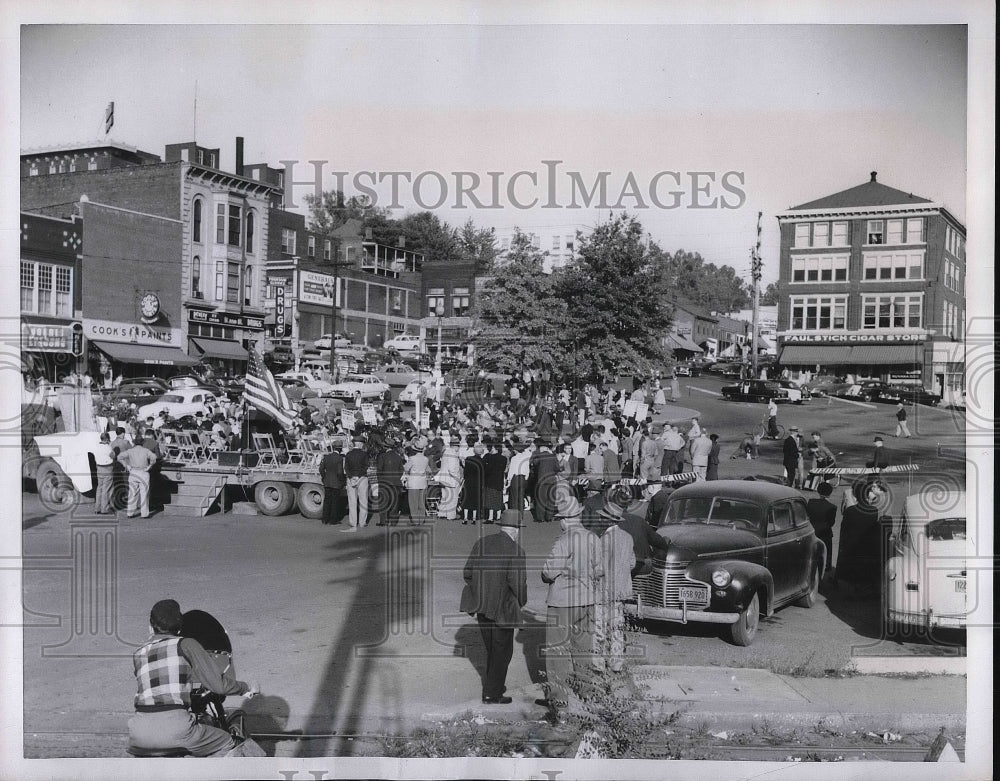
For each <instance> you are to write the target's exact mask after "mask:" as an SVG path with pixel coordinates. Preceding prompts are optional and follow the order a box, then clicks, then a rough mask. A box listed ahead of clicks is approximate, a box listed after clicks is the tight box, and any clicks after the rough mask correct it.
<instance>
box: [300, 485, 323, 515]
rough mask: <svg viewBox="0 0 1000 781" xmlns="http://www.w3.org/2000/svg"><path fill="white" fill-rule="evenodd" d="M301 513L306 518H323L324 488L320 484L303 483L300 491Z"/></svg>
mask: <svg viewBox="0 0 1000 781" xmlns="http://www.w3.org/2000/svg"><path fill="white" fill-rule="evenodd" d="M298 504H299V512H300V513H302V515H304V516H305V517H306V518H322V517H323V486H322V485H320V484H319V483H303V484H302V485H300V486H299V490H298Z"/></svg>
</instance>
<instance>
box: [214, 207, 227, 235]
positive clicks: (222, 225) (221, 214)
mask: <svg viewBox="0 0 1000 781" xmlns="http://www.w3.org/2000/svg"><path fill="white" fill-rule="evenodd" d="M215 243H216V244H225V243H226V204H224V203H217V204H215Z"/></svg>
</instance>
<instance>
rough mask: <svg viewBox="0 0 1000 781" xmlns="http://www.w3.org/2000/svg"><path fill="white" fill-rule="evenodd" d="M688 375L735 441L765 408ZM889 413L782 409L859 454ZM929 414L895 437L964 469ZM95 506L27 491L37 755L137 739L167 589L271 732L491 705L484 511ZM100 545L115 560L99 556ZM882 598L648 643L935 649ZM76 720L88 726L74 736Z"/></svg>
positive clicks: (98, 750) (835, 658) (522, 663)
mask: <svg viewBox="0 0 1000 781" xmlns="http://www.w3.org/2000/svg"><path fill="white" fill-rule="evenodd" d="M689 384H690V385H691V387H692V390H691V396H690V406H697V407H698V408H699V409H700V410H702V412H703V418H702V419H703V421H704V423H705V425H706V426H707V427H708V428H709V429H710V430H717V431H719V432H720V433H724V436H723V438H724V439H734V437H730V436H728V432H739V431H742V430H743V429H744V428H746V427H748V425H749V423H750V422H752V421H756V420H757V419H759V417H760V415H761V414H762V412H763V405H745V404H735V403H729V402H723V401H721V400H718V399H717V398H716V397H713V396H712V394H710V393H701V394H696V392H695V390H694V388H701V389H702V390H717V389H718V386H719V385H720V384H721V383H719V382H718V381H717V380H713V379H709V378H699V379H697V380H693V381H691V382H690V383H689ZM688 401H689V400H688V399H687V398H686V399H685V400H684V403H685V404H687V403H688ZM695 402H697V404H696V403H695ZM872 406H875V405H872ZM891 411H892V408H891V407H882V406H878V407H877V408H876V409H867V408H856V407H855V406H851V405H847V404H841V403H838V402H831V403H830V404H829V405H828V404H827V402H826V401H825V400H824V401H820V402H812V403H810V404H807V405H803V406H802V407H786V408H783V410H782V418H783V421H782V422H783V423H785V424H786V425H788V424H791V423H793V422H797V423H798V424H799V425H800V426H802V427H803V429H804V430H806V431H807V432H808V430H810V429H811V428H812V427H814V426H817V425H819V426H820V427H821V428H822V430H823V432H824V434H825V435H826V439H827V441H828V442H830V443H831V445H832V446H833V448H834V450H843V451H846V452H847V453H848V454H853V453H855V452H856V453H857V456H856V457H855V456H853V455H848V456H845V457H844V458H843V459H842V460H844V461H845V462H847V463H850V462H851V461H852V460H854V461H855V462H861V461H863V459H864V457H865V455H864V454H865V453H866V452H867V450H868V445H869V440H870V438H871V432H872V431H873V430H877V429H878V428H882V429H883V430H885V428H886V426H887V424H886V421H887V420H888V419H889V418H890V417H891ZM911 420H912V421H913V423H912V425H913V428H914V429H915V431H916V433H917V434H918V435H919V436H920V438H919V439H916V440H911V441H909V442H906V443H893V442H890V443H889V447H890V450H891V451H892V453H893V457H894V458H895V459H897V460H899V461H902V460H905V459H907V458H909V457H911V456H912V457H914V458H923V457H924V456H927V459H926V462H924V461H921V464H922V467H923V468H922V471H921V472H920V473H918V475H919V476H918V477H917V478H915V479H914V480H913V484H914V485H916V484H919V483H921V482H922V481H924V480H926V479H927V478H929V477H931V476H933V475H937V478H936V479H953V476H954V474H955V468H956V465H955V464H953V463H949V462H945V461H943V460H941V459H937V458H932V457H930V456H931V451H932V450H933V448H932V446H931V445H930V443H931V442H932V441H935V440H936V439H944V438H947V437H948V436H949V434H950V431H949V426H953V425H954V423H953V420H952V417H951V414H950V413H947V412H943V411H939V410H928V411H926V412H925V411H924V410H923V409H920V410H918V411H917V412H916V414H912V413H911ZM904 445H905V446H906V447H904ZM778 452H779V445H778V443H767V444H766V445H765V449H764V452H763V453H762V457H761V459H760V460H759V461H753V462H747V461H745V460H734V461H728V462H726V463H724V464H723V465H722V467H723V468H722V470H721V471H722V474H723V476H735V477H740V476H744V475H745V474H747V473H756V474H760V475H763V476H775V475H777V474H778V473H779V472H780V456H779V455H778ZM958 466H959V468H960V466H961V465H958ZM902 487H905V486H902ZM900 496H901V493H900ZM90 507H92V505H91V506H89V507H86V506H85V507H84V508H83V511H78V512H76V513H73V514H70V513H67V514H63V515H61V516H48V515H46V514H45V513H44V512H43V511H42V508H41V507H40V505H39V503H38V501H37V497H35V496H33V495H25V498H24V522H23V528H24V553H25V556H26V561H25V573H24V607H25V622H26V624H27V626H26V629H25V733H26V750H27V752H28V754H29V755H33V756H90V755H95V756H101V755H104V756H107V755H116V754H118V752H120V751H121V747H122V745H123V737H122V730H123V725H124V724H125V722H126V721H127V718H128V714H129V712H130V703H131V697H132V694H133V690H134V679H133V676H132V672H131V661H130V658H129V656H130V654H131V650H132V647H133V646H134V645H135V644H138V643H140V642H141V641H142V640H143V639H144V638H145V636H146V633H147V616H148V610H149V607H150V605H152V603H153V602H155V601H156V600H157V599H160V598H163V597H166V596H171V597H174V598H176V599H178V600H179V601H180V603H181V605H182V608H184V609H191V608H195V607H200V608H203V609H207V610H210V611H211V612H213V613H215V614H216V615H218V616H219V617H220V618H221V619H222V621H223V622H224V623H225V624H226V626H227V628H228V629H229V631H230V634H231V635H232V638H233V643H234V646H235V649H236V655H237V656H236V658H237V668H238V671H239V673H240V675H241V677H244V678H246V677H256V678H257V679H258V680H259V681H260V682H261V685H262V687H263V689H264V691H265V693H266V696H265V697H262V698H259V699H256V700H253V701H251V702H250V703H249V706H250V710H251V712H252V714H253V716H254V726H255V728H256V729H257V730H258V731H266V732H283V731H303V732H306V733H309V734H317V733H318V734H328V733H329V734H332V733H339V734H344V733H354V732H362V731H369V730H376V729H377V730H384V731H388V732H393V731H395V730H401V729H404V728H405V727H406V725H407V724H408V723H410V721H409V720H410V719H411V718H412V717H413V716H414V715H416V716H417V717H419V715H420V714H423V713H440V712H442V711H445V710H447V711H450V712H453V713H459V712H461V711H462V710H464V709H467V708H472V707H474V706H478V700H479V691H480V681H479V676H478V673H477V672H476V666H475V665H476V664H478V663H481V659H480V658H479V656H480V653H481V652H480V646H479V644H478V631H477V629H476V627H475V624H474V622H473V621H472V620H471V619H470V618H469V617H468V616H466V615H464V614H461V613H459V612H458V610H457V605H458V601H459V594H460V589H461V572H460V570H461V567H462V565H463V564H464V561H465V557H466V555H467V553H468V551H469V549H470V548H471V546H472V543H473V541H474V540H475V538H476V535H477V534H479V533H480V528H479V527H473V526H462V525H460V524H455V523H446V522H440V523H437V524H434V525H429V526H426V527H421V528H415V529H411V528H409V527H400V528H398V529H397V530H395V531H394V532H393V533H391V534H387V533H386V531H385V530H384V529H380V528H375V527H371V528H368V529H366V530H364V531H362V532H360V533H358V534H352V535H347V534H340V533H339V532H338V529H337V528H336V527H324V526H322V525H321V524H319V522H318V521H310V520H307V519H304V518H302V517H301V516H299V515H291V516H287V517H284V518H267V517H250V516H238V515H232V514H227V515H219V514H215V515H212V516H209V517H207V518H204V519H191V518H180V517H171V516H170V515H168V514H159V515H156V516H154V517H153V518H151V519H149V520H146V521H139V520H138V519H136V520H131V521H112V522H107V523H97V519H96V518H94V517H93V516H88V515H87V513H86V512H85V510H87V509H89V508H90ZM557 533H558V525H556V524H546V525H537V524H533V525H532V526H530V527H529V528H528V529H526V531H525V533H524V535H523V543H524V545H525V548H526V550H527V551H528V553H529V558H530V560H529V575H528V580H529V602H528V606H527V607H528V611H527V616H528V625H527V626H526V628H525V629H523V630H521V631H520V632H519V633H518V637H517V643H518V645H517V649H516V651H515V659H514V662H513V663H512V665H511V672H510V676H509V679H508V686H509V689H510V692H511V693H512V694H513V695H514V696H515V704H514V706H513V707H514V710H515V712H517V713H520V712H523V711H525V710H526V709H530V702H531V699H533V698H534V697H536V696H538V693H539V688H538V681H539V673H540V662H539V659H538V655H537V648H538V646H539V645H540V644H541V642H542V637H543V616H544V610H545V605H544V596H545V590H544V586H543V584H542V583H541V580H540V577H539V570H540V567H541V560H542V558H544V555H545V554H546V553H547V552H548V550H549V548H550V547H551V544H552V541H553V540H554V538H555V536H556V535H557ZM101 551H105V552H107V553H108V557H107V558H106V559H102V558H101V556H100V555H96V554H100V552H101ZM92 554H94V555H92ZM74 555H75V557H76V558H75V559H74ZM74 561H75V562H76V563H74ZM102 561H105V562H107V563H106V564H105V565H102V564H101V562H102ZM877 613H878V604H877V601H868V602H852V601H849V600H846V599H845V598H843V597H842V596H840V595H839V594H838V593H837V592H830V591H826V590H824V594H823V598H822V599H821V600H820V602H819V604H817V605H816V606H815V607H813V608H812V609H802V608H798V607H789V608H785V609H783V610H781V611H779V612H778V613H777V614H776V616H774V617H773V618H771V619H768V620H766V621H763V622H762V625H761V628H760V631H759V632H758V636H757V639H756V640H755V642H754V644H753V645H752V646H751V647H750V648H738V647H735V646H732V645H730V644H728V643H726V642H724V641H723V640H721V639H719V638H718V637H717V636H716V632H715V629H713V628H710V627H703V626H698V625H692V626H688V627H683V626H676V625H668V626H661V627H660V628H659V629H657V631H656V632H655V633H654V634H646V635H641V636H638V637H637V645H636V647H635V648H636V652H637V653H638V654H640V655H641V656H640V658H639V659H638V660H637V661H641V662H642V663H644V664H665V665H675V666H676V665H696V666H702V667H704V666H728V667H757V668H764V669H770V670H773V671H778V672H796V673H799V674H801V673H806V674H815V675H822V674H823V672H824V671H825V670H838V669H842V668H844V667H845V666H847V665H849V664H850V663H851V660H852V658H854V657H856V656H857V655H859V654H871V653H878V654H881V653H883V651H885V652H888V651H892V652H896V653H898V652H901V651H902V652H903V653H907V654H913V653H927V652H929V650H930V649H929V647H927V646H921V645H912V646H900V645H898V644H885V643H881V641H880V640H879V630H878V621H877ZM934 652H935V653H941V651H940V649H935V650H934ZM946 652H949V653H955V650H954V649H951V650H949V651H946ZM108 654H110V656H108ZM72 731H80V732H82V733H85V734H82V735H80V736H78V737H77V738H70V737H67V735H66V733H67V732H72ZM53 732H59V733H62V734H61V735H52V734H51V733H53ZM94 733H104V734H103V735H95V734H94ZM305 745H306V744H305V743H301V744H297V743H295V742H287V743H282V744H279V746H280V747H282V748H281V749H280V750H283V751H285V752H287V753H286V754H285V755H290V754H295V752H302V751H308V752H309V753H310V755H314V756H319V755H328V756H329V755H336V754H343V753H350V751H351V749H350V746H349V744H348V743H347V742H346V741H345V740H344V739H339V738H332V737H331V738H330V739H328V740H314V741H310V742H309V743H308V749H306V748H303V746H305Z"/></svg>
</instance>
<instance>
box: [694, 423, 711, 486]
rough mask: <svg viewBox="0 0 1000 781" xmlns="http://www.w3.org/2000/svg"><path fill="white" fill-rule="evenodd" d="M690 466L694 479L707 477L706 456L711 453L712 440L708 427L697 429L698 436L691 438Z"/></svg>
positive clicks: (705, 478) (698, 479)
mask: <svg viewBox="0 0 1000 781" xmlns="http://www.w3.org/2000/svg"><path fill="white" fill-rule="evenodd" d="M690 444H691V466H692V468H693V469H694V474H695V480H697V481H698V482H702V481H703V480H707V479H708V457H709V456H710V455H711V453H712V440H711V439H709V436H708V429H704V428H703V429H699V431H698V436H696V437H694V438H693V439H692V440H691V443H690Z"/></svg>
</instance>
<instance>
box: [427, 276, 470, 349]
mask: <svg viewBox="0 0 1000 781" xmlns="http://www.w3.org/2000/svg"><path fill="white" fill-rule="evenodd" d="M422 283H423V287H422V290H423V312H422V314H423V319H422V320H421V321H420V338H421V340H422V343H423V344H424V345H425V351H426V352H428V353H430V354H431V355H434V356H436V355H437V349H438V343H440V345H441V352H442V354H443V355H449V356H450V355H461V356H463V357H464V356H466V355H467V354H468V350H469V338H470V335H471V331H472V326H473V320H472V316H471V315H472V310H473V306H474V304H475V297H476V264H475V263H474V262H466V261H459V260H435V261H427V262H426V263H424V264H423V279H422Z"/></svg>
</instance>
